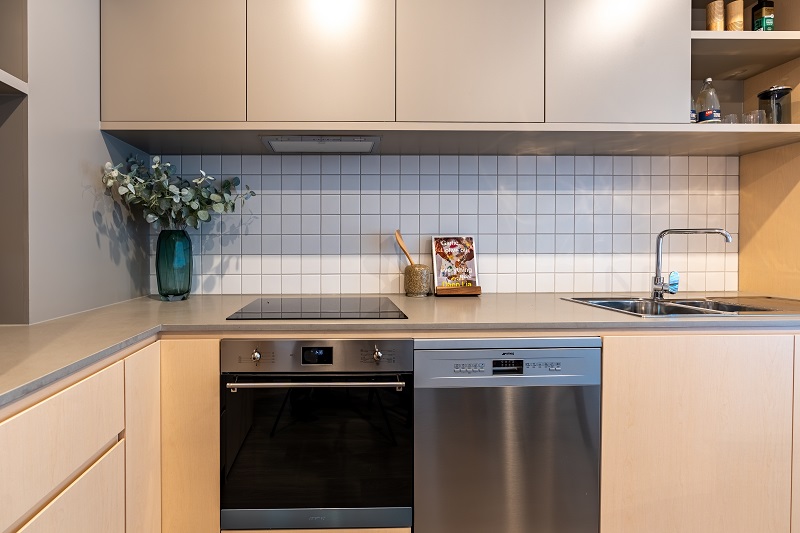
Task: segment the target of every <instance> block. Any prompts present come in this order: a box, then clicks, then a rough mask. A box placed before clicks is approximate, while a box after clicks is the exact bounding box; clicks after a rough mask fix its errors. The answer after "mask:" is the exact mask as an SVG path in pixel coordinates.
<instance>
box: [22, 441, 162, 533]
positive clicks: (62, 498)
mask: <svg viewBox="0 0 800 533" xmlns="http://www.w3.org/2000/svg"><path fill="white" fill-rule="evenodd" d="M19 531H20V533H53V532H56V531H57V532H58V533H123V532H124V531H125V441H124V440H121V441H120V442H118V443H117V444H116V445H114V447H113V448H111V449H110V450H109V451H108V452H107V453H106V454H105V455H103V457H101V458H100V459H99V460H98V461H97V462H96V463H95V464H93V465H92V466H91V467H90V468H89V469H88V470H87V471H86V472H84V473H83V474H82V475H81V476H80V477H79V478H78V479H76V480H75V481H74V482H73V483H72V484H71V485H70V486H69V487H67V488H66V489H65V490H64V491H63V492H62V493H61V494H59V495H58V496H57V497H56V498H55V499H54V500H53V501H52V502H50V503H49V504H48V505H47V506H46V507H45V508H44V509H42V511H41V512H39V513H38V514H37V515H36V516H35V517H33V518H32V519H31V520H30V522H28V523H27V524H25V526H24V527H23V528H22V529H20V530H19ZM128 531H130V532H131V533H136V532H141V533H144V532H145V531H148V532H149V530H141V529H139V530H130V529H129V530H128Z"/></svg>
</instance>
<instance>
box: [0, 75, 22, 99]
mask: <svg viewBox="0 0 800 533" xmlns="http://www.w3.org/2000/svg"><path fill="white" fill-rule="evenodd" d="M0 94H23V95H26V94H28V84H27V83H25V82H24V81H22V80H21V79H19V78H17V77H16V76H12V75H11V74H9V73H8V72H6V71H4V70H0Z"/></svg>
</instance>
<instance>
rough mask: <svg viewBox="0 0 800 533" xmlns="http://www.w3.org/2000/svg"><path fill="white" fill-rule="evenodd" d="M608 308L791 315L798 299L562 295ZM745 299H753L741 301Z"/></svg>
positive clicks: (799, 306) (653, 313)
mask: <svg viewBox="0 0 800 533" xmlns="http://www.w3.org/2000/svg"><path fill="white" fill-rule="evenodd" d="M564 300H567V301H570V302H576V303H581V304H586V305H591V306H594V307H599V308H602V309H609V310H611V311H619V312H622V313H628V314H631V315H636V316H640V317H657V316H675V315H695V316H702V315H710V316H739V315H751V316H752V315H794V314H800V302H798V301H797V300H788V299H781V298H772V297H768V296H762V297H743V298H725V299H714V298H697V299H675V300H667V299H659V298H636V297H620V298H564ZM741 300H744V301H748V300H749V301H755V304H754V303H750V302H748V303H744V302H742V301H741Z"/></svg>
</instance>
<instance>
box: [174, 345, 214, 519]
mask: <svg viewBox="0 0 800 533" xmlns="http://www.w3.org/2000/svg"><path fill="white" fill-rule="evenodd" d="M219 383H220V382H219V340H204V339H199V340H195V339H191V340H184V339H179V340H172V339H165V340H162V341H161V475H162V485H161V490H162V499H161V504H162V507H161V513H162V521H161V527H162V530H163V531H166V532H169V533H206V532H207V533H218V532H219V531H220V523H219V512H220V503H219V487H220V477H219V471H220V468H219V457H220V455H219V453H220V452H219V450H220V443H219V439H220V437H219V417H220V411H219V386H220V385H219Z"/></svg>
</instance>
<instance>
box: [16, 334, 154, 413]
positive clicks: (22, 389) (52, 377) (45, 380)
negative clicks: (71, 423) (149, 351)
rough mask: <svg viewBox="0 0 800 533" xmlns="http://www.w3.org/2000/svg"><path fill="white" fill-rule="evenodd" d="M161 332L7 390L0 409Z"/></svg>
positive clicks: (133, 339)
mask: <svg viewBox="0 0 800 533" xmlns="http://www.w3.org/2000/svg"><path fill="white" fill-rule="evenodd" d="M160 331H161V326H155V327H152V328H149V329H147V330H145V331H143V332H142V333H138V334H136V335H134V336H132V337H129V338H127V339H123V340H122V341H120V342H118V343H115V344H113V345H111V346H107V347H106V348H103V349H102V350H100V351H97V352H95V353H93V354H90V355H87V356H86V357H84V358H82V359H78V360H77V361H74V362H72V363H70V364H68V365H66V366H63V367H61V368H58V369H56V370H54V371H52V372H49V373H47V374H45V375H43V376H41V377H40V378H38V379H35V380H33V381H29V382H28V383H25V384H24V385H21V386H19V387H16V388H14V389H11V390H9V391H8V392H5V393H3V394H0V408H3V407H5V406H6V405H10V404H12V403H14V402H15V401H17V400H21V399H23V398H24V397H25V396H27V395H29V394H32V393H34V392H36V391H38V390H40V389H43V388H44V387H47V386H48V385H52V384H53V383H55V382H56V381H59V380H61V379H64V378H67V377H69V376H71V375H72V374H74V373H76V372H79V371H81V370H83V369H84V368H87V367H89V366H91V365H93V364H95V363H97V362H99V361H102V360H103V359H105V358H107V357H110V356H112V355H114V354H115V353H117V352H119V351H120V350H124V349H125V348H128V347H129V346H133V345H134V344H137V343H139V342H141V341H144V340H146V339H148V338H150V337H155V336H156V335H158V333H159V332H160Z"/></svg>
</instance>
